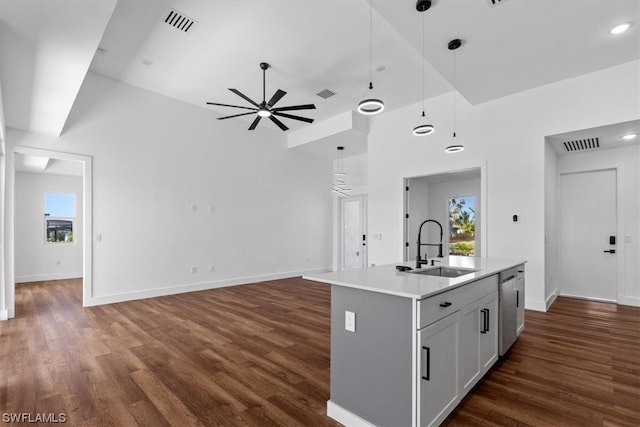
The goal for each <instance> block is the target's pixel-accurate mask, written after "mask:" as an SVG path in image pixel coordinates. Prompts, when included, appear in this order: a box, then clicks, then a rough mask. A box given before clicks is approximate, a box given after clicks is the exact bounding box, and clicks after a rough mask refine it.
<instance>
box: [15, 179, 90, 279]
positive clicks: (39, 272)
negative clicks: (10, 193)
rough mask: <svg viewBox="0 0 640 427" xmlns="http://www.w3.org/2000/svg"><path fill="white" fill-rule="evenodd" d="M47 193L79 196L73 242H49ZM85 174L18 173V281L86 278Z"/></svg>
mask: <svg viewBox="0 0 640 427" xmlns="http://www.w3.org/2000/svg"><path fill="white" fill-rule="evenodd" d="M44 193H63V194H73V195H74V196H75V220H74V224H73V237H74V241H73V243H53V244H52V243H49V244H47V243H45V241H44V239H45V233H44V216H43V213H44ZM82 221H83V218H82V177H77V176H62V175H50V174H40V173H28V172H16V177H15V281H16V282H17V283H19V282H34V281H39V280H56V279H69V278H74V277H82Z"/></svg>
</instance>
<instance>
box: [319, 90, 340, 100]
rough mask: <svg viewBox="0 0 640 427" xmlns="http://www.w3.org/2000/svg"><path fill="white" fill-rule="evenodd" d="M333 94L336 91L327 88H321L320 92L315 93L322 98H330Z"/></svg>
mask: <svg viewBox="0 0 640 427" xmlns="http://www.w3.org/2000/svg"><path fill="white" fill-rule="evenodd" d="M335 94H336V93H335V92H334V91H332V90H329V89H324V90H321V91H320V92H318V93H316V95H318V96H319V97H320V98H323V99H327V98H331V97H332V96H334V95H335Z"/></svg>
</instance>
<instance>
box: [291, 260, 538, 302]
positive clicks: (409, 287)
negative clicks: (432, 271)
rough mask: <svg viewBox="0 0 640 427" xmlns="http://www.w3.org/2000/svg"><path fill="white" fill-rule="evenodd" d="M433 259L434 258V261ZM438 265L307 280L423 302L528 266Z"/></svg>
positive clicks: (485, 263) (342, 273)
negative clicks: (457, 272) (446, 270)
mask: <svg viewBox="0 0 640 427" xmlns="http://www.w3.org/2000/svg"><path fill="white" fill-rule="evenodd" d="M430 259H431V258H430ZM433 259H435V260H436V261H437V262H436V265H435V266H434V267H432V266H430V265H429V266H428V267H427V266H424V267H423V268H421V269H415V268H414V267H415V261H407V262H402V263H397V264H388V265H380V266H374V267H366V268H354V269H348V270H341V271H334V272H330V273H320V274H310V275H308V276H303V278H304V279H307V280H313V281H316V282H322V283H328V284H331V285H336V286H345V287H349V288H356V289H362V290H366V291H371V292H378V293H384V294H389V295H395V296H399V297H405V298H413V299H423V298H428V297H430V296H433V295H437V294H439V293H442V292H446V291H449V290H451V289H454V288H457V287H460V286H463V285H465V284H467V283H469V282H473V281H476V280H478V279H482V278H483V277H487V276H491V275H493V274H497V273H499V272H501V271H504V270H508V269H509V268H513V267H516V266H518V265H522V264H524V263H525V262H526V261H524V260H520V259H499V258H476V257H464V256H446V257H444V258H433ZM397 265H404V266H407V267H411V268H414V270H413V271H419V270H426V269H429V268H435V267H440V266H445V267H453V268H468V269H474V270H478V271H475V272H471V273H469V274H465V275H463V276H459V277H454V278H448V277H439V276H429V275H425V274H415V273H412V272H408V271H406V272H401V271H398V270H396V266H397Z"/></svg>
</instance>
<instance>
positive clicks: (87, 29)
mask: <svg viewBox="0 0 640 427" xmlns="http://www.w3.org/2000/svg"><path fill="white" fill-rule="evenodd" d="M372 4H373V13H372V23H373V25H372V34H373V44H372V53H373V59H372V68H373V71H372V75H373V82H374V87H375V90H376V92H377V94H378V96H380V97H382V98H383V99H384V100H385V103H386V106H387V108H388V109H391V110H393V109H396V108H399V107H402V106H405V105H408V104H412V103H415V102H417V101H419V100H420V99H421V97H422V88H421V72H422V61H423V60H424V61H425V62H424V64H425V82H426V88H425V96H426V97H427V98H428V97H433V96H437V95H439V94H443V93H445V92H448V91H450V90H451V82H452V79H453V69H452V68H453V67H452V66H453V55H452V53H451V52H450V51H449V50H447V47H446V45H447V42H448V41H449V40H451V39H453V38H461V39H462V40H463V47H462V48H461V49H459V50H458V51H457V52H456V67H457V71H456V88H457V89H458V91H459V92H460V93H461V94H462V96H464V97H465V98H466V99H467V100H468V101H469V102H471V103H472V104H477V103H482V102H486V101H489V100H492V99H496V98H499V97H503V96H507V95H510V94H513V93H516V92H519V91H523V90H527V89H530V88H534V87H537V86H540V85H544V84H549V83H552V82H555V81H559V80H563V79H567V78H571V77H574V76H577V75H581V74H585V73H589V72H592V71H596V70H599V69H603V68H607V67H610V66H613V65H617V64H621V63H624V62H628V61H632V60H637V59H638V58H640V32H639V31H638V30H639V28H638V27H639V26H640V1H629V0H600V1H580V2H576V1H575V0H556V1H545V0H535V1H534V0H502V1H501V2H499V4H497V5H492V2H491V0H475V1H468V0H434V1H433V5H432V7H431V9H430V10H428V11H427V12H425V13H424V14H422V13H419V12H417V11H416V9H415V1H413V0H407V1H404V0H397V1H381V0H373V3H372ZM172 10H173V11H174V12H178V13H180V14H182V15H183V16H185V17H187V18H189V19H191V20H193V21H194V23H193V25H192V26H191V27H190V28H189V30H188V31H186V32H185V31H181V30H180V29H178V28H175V27H174V26H171V25H169V24H168V23H166V22H165V19H166V18H167V16H168V14H169V13H170V12H171V11H172ZM369 12H370V9H369V2H368V1H366V0H343V1H337V0H306V1H290V0H272V1H269V0H255V1H251V0H245V1H238V0H211V1H191V0H184V1H169V0H119V1H116V0H76V1H64V0H46V1H45V0H0V81H1V82H2V88H3V94H2V96H3V102H4V114H5V120H6V125H7V126H9V127H15V128H20V129H26V130H29V131H32V132H39V133H46V134H53V135H60V134H61V132H63V129H64V124H65V121H66V118H67V116H68V114H69V111H70V110H71V107H72V105H73V101H74V99H75V97H76V95H77V93H78V91H79V89H80V86H81V84H82V81H83V78H84V76H85V75H86V73H87V71H88V70H89V69H90V70H91V71H93V72H96V73H99V74H103V75H105V76H109V77H112V78H114V79H116V80H120V81H123V82H125V83H127V84H130V85H133V86H137V87H141V88H144V89H148V90H151V91H154V92H157V93H161V94H164V95H166V96H169V97H172V98H175V99H179V100H182V101H185V102H188V103H191V104H194V105H198V106H201V107H202V108H208V109H210V110H211V111H212V117H219V116H221V115H227V114H233V113H234V112H235V110H232V109H228V108H225V107H210V106H207V105H206V104H205V103H206V102H207V101H215V102H220V103H230V104H239V105H244V101H243V100H242V99H240V98H239V97H237V96H236V95H234V94H232V93H231V92H229V91H228V90H227V88H237V89H239V90H241V91H242V92H244V93H245V94H247V95H248V96H250V97H252V98H254V99H259V100H261V96H262V93H261V92H262V86H261V85H262V76H261V71H260V69H259V68H258V64H259V63H260V62H263V61H264V62H268V63H270V64H271V65H272V68H271V69H270V70H269V71H268V72H267V97H268V96H270V94H271V93H273V92H274V91H275V90H276V89H278V88H279V89H282V90H284V91H286V92H288V93H287V95H286V96H285V98H283V100H282V101H280V102H281V103H282V104H283V105H292V104H301V103H311V102H312V103H315V104H316V106H317V107H318V108H317V110H314V111H311V112H309V113H308V114H304V115H308V116H310V117H312V118H314V119H316V120H317V121H319V120H324V119H328V118H331V117H334V116H336V115H339V114H341V113H345V112H348V111H351V110H354V109H355V107H356V105H357V103H358V101H360V100H361V99H362V98H363V96H364V95H365V94H366V93H367V85H368V82H369V73H370V66H369V54H370V50H369V47H370V46H369ZM423 19H424V24H425V55H424V58H423V57H422V23H423ZM621 22H632V23H633V25H632V27H631V29H630V30H629V31H627V32H626V33H624V34H622V35H620V36H612V35H611V34H609V29H610V28H611V27H613V26H614V25H615V24H618V23H621ZM324 89H329V90H331V91H332V92H334V93H335V95H334V96H332V97H330V98H328V99H323V98H321V97H319V96H318V95H316V94H317V93H318V92H320V91H322V90H324ZM305 113H306V112H305ZM268 124H269V123H268ZM248 125H249V121H247V127H248ZM287 125H290V127H291V128H292V129H293V130H296V129H300V128H302V127H305V126H309V125H307V124H305V123H299V122H292V121H287ZM265 127H266V126H265Z"/></svg>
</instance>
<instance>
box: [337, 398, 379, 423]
mask: <svg viewBox="0 0 640 427" xmlns="http://www.w3.org/2000/svg"><path fill="white" fill-rule="evenodd" d="M327 416H328V417H330V418H333V419H334V420H336V421H337V422H339V423H340V424H342V425H344V426H346V427H375V426H374V425H373V424H371V423H370V422H368V421H366V420H365V419H363V418H360V417H359V416H357V415H356V414H354V413H353V412H350V411H347V410H346V409H344V408H343V407H342V406H340V405H337V404H335V403H334V402H332V401H330V400H328V401H327Z"/></svg>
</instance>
